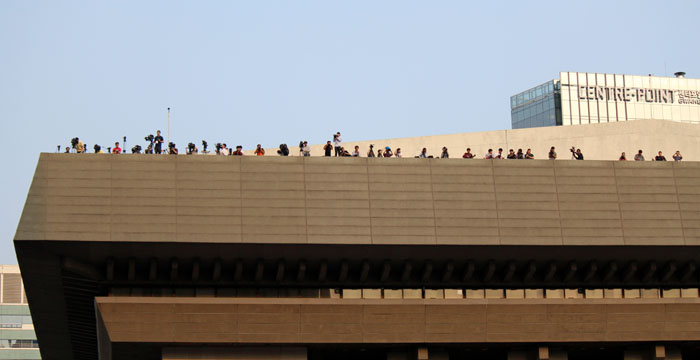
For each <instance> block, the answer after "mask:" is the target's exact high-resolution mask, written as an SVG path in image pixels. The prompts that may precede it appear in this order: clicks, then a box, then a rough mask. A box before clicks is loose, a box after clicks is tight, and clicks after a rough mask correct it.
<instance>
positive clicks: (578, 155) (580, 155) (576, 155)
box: [574, 149, 583, 160]
mask: <svg viewBox="0 0 700 360" xmlns="http://www.w3.org/2000/svg"><path fill="white" fill-rule="evenodd" d="M574 159H576V160H583V153H582V152H581V149H576V152H575V153H574Z"/></svg>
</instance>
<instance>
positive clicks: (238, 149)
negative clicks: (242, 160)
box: [231, 145, 243, 156]
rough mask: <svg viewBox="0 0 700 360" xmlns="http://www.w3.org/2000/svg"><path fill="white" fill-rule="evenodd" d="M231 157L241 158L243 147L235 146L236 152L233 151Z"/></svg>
mask: <svg viewBox="0 0 700 360" xmlns="http://www.w3.org/2000/svg"><path fill="white" fill-rule="evenodd" d="M231 155H233V156H243V146H241V145H238V146H236V151H234V152H233V153H232V154H231Z"/></svg>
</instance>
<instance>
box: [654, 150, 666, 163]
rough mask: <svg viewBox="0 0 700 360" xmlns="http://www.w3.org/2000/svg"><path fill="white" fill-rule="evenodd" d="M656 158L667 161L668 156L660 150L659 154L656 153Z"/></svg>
mask: <svg viewBox="0 0 700 360" xmlns="http://www.w3.org/2000/svg"><path fill="white" fill-rule="evenodd" d="M654 160H656V161H666V157H665V156H664V155H663V154H662V153H661V151H659V155H656V157H655V158H654Z"/></svg>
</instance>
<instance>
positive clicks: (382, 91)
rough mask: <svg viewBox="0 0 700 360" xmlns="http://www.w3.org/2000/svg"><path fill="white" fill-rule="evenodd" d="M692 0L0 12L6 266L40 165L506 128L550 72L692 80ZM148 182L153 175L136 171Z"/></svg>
mask: <svg viewBox="0 0 700 360" xmlns="http://www.w3.org/2000/svg"><path fill="white" fill-rule="evenodd" d="M698 13H700V2H699V1H697V0H695V1H658V0H655V1H640V0H637V1H609V0H608V1H585V2H571V1H546V2H545V1H508V2H505V1H484V2H468V1H408V0H400V1H381V0H373V1H360V0H353V1H303V0H295V1H246V2H243V1H188V2H184V1H80V2H77V1H75V2H74V1H26V0H20V1H14V0H2V1H0V122H1V125H0V126H1V128H0V130H1V134H2V139H1V141H0V151H1V152H2V154H3V155H4V156H3V159H4V171H3V173H5V174H6V175H5V176H4V177H3V180H2V184H1V189H2V190H0V191H2V200H3V205H4V206H2V207H0V264H3V263H10V264H14V263H16V258H15V254H14V248H13V246H12V239H13V237H14V233H15V230H16V227H17V222H18V220H19V217H20V214H21V211H22V207H23V205H24V201H25V198H26V194H27V190H28V188H29V185H30V182H31V178H32V174H33V171H34V168H35V166H36V162H37V159H38V156H39V153H40V152H55V151H56V145H61V146H62V147H65V146H67V145H68V144H69V142H70V139H71V138H72V137H75V136H79V137H80V138H81V139H84V141H85V142H86V143H87V144H88V145H89V146H90V148H91V147H92V144H95V143H98V144H101V145H103V146H105V147H106V146H109V144H112V143H114V141H118V140H120V139H121V138H122V136H127V146H128V147H129V148H130V147H131V146H133V145H135V144H136V143H138V144H141V145H143V144H144V141H143V137H144V136H146V135H148V134H149V133H153V132H155V130H156V129H162V130H163V131H164V132H165V131H166V129H167V112H166V108H167V107H171V108H172V126H171V135H172V140H173V141H174V142H176V143H177V144H178V147H180V149H183V148H184V146H185V144H186V143H187V142H189V141H193V142H197V143H199V142H201V140H202V139H206V140H207V141H209V143H210V144H214V143H216V142H227V143H228V144H229V145H232V144H242V145H243V146H244V147H245V148H250V147H252V146H254V145H255V144H256V143H261V144H263V146H264V147H268V148H272V147H276V146H277V145H278V144H280V143H288V144H290V145H291V144H296V143H298V141H299V140H301V139H306V140H308V141H309V142H310V143H314V144H315V143H320V142H325V141H326V140H328V139H330V136H331V134H332V133H334V132H336V131H341V132H342V133H343V136H344V139H345V140H361V139H382V138H390V137H407V136H419V135H431V134H449V133H458V132H473V131H483V130H495V129H507V128H510V108H509V97H510V95H513V94H515V93H517V92H520V91H522V90H526V89H527V88H529V87H532V86H535V85H538V84H540V83H543V82H545V81H547V80H551V79H553V78H555V77H557V76H558V73H559V72H560V71H581V72H605V73H623V74H649V73H651V74H654V75H664V74H669V75H670V74H672V73H673V72H674V71H679V70H683V71H686V72H687V73H688V77H699V76H700V75H699V74H700V68H699V65H700V56H699V55H700V50H699V49H700V47H698V44H697V39H696V38H697V34H698V30H700V26H699V25H698V22H697V14H698ZM144 176H153V175H152V174H146V173H144Z"/></svg>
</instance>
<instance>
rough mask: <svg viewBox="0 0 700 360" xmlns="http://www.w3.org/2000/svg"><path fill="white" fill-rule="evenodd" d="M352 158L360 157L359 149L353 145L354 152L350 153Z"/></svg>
mask: <svg viewBox="0 0 700 360" xmlns="http://www.w3.org/2000/svg"><path fill="white" fill-rule="evenodd" d="M352 156H353V157H360V147H359V146H357V145H355V151H353V152H352Z"/></svg>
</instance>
